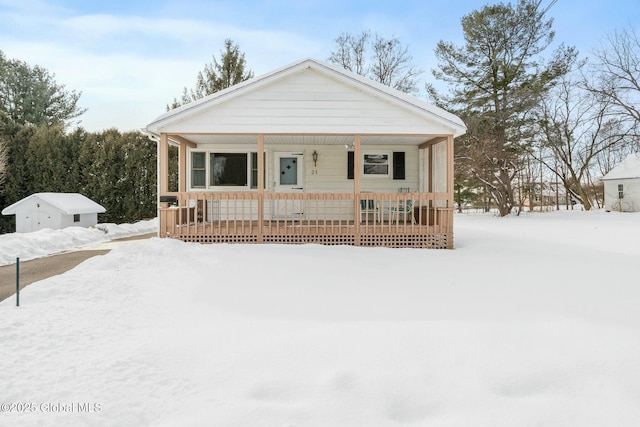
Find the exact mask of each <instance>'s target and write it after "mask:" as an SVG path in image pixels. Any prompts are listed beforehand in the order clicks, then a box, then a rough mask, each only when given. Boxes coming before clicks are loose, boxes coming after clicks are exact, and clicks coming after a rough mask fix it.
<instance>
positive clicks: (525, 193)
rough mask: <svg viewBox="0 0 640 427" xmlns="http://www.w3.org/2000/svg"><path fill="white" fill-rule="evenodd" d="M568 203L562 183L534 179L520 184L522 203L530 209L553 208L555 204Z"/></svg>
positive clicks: (562, 204)
mask: <svg viewBox="0 0 640 427" xmlns="http://www.w3.org/2000/svg"><path fill="white" fill-rule="evenodd" d="M569 203H571V202H570V200H569V199H567V195H566V191H565V189H564V185H562V183H559V182H549V181H544V182H542V184H541V183H540V181H534V182H528V183H526V184H524V185H522V205H523V206H527V207H528V208H529V210H530V211H533V210H536V209H539V210H555V209H556V207H557V206H568V205H569Z"/></svg>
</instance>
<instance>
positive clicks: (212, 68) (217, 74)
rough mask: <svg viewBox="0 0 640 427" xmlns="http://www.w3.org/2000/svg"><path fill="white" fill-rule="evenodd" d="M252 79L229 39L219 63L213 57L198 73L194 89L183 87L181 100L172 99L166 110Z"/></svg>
mask: <svg viewBox="0 0 640 427" xmlns="http://www.w3.org/2000/svg"><path fill="white" fill-rule="evenodd" d="M252 77H253V71H251V70H247V69H246V60H245V58H244V53H242V52H241V51H240V47H239V46H238V45H237V44H234V43H233V41H232V40H231V39H226V40H225V41H224V51H222V50H221V51H220V61H219V62H218V60H217V59H216V57H215V56H214V57H213V60H212V62H211V63H209V64H205V67H204V70H202V71H200V72H199V73H198V77H197V80H196V87H195V89H191V90H189V89H187V88H186V87H185V88H184V90H183V91H182V97H181V99H180V100H179V101H178V100H177V99H176V98H174V100H173V103H172V104H171V105H170V106H167V109H170V108H176V107H179V106H180V105H183V104H187V103H189V102H191V101H195V100H196V99H200V98H203V97H205V96H207V95H211V94H212V93H215V92H218V91H221V90H222V89H226V88H228V87H230V86H233V85H235V84H238V83H240V82H243V81H245V80H248V79H250V78H252Z"/></svg>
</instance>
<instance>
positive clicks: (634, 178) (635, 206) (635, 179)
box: [602, 153, 640, 212]
mask: <svg viewBox="0 0 640 427" xmlns="http://www.w3.org/2000/svg"><path fill="white" fill-rule="evenodd" d="M602 181H603V182H604V208H605V210H606V211H607V212H609V211H618V212H640V153H634V154H631V155H630V156H628V157H627V158H626V159H625V160H624V161H623V162H622V163H620V164H619V165H618V166H616V167H615V168H613V169H611V171H610V172H609V173H608V174H606V175H605V176H604V177H602Z"/></svg>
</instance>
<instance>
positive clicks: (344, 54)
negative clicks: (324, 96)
mask: <svg viewBox="0 0 640 427" xmlns="http://www.w3.org/2000/svg"><path fill="white" fill-rule="evenodd" d="M335 42H336V50H334V51H333V52H331V55H330V56H329V59H328V60H329V62H331V63H333V64H336V65H339V66H341V67H342V68H344V69H346V70H349V71H351V72H354V73H356V74H359V75H361V76H365V77H368V78H370V79H372V80H375V81H377V82H379V83H382V84H384V85H387V86H390V87H392V88H394V89H397V90H400V91H402V92H406V93H413V92H416V91H417V90H418V81H417V78H418V77H419V75H420V74H422V70H421V69H419V68H417V67H415V66H414V65H413V64H412V61H413V57H412V56H411V55H410V54H409V48H408V47H407V46H403V45H402V43H401V42H400V40H399V39H398V38H397V37H395V36H394V37H392V38H390V39H386V38H384V37H382V36H380V35H379V34H377V33H376V34H372V33H371V32H370V31H363V32H362V33H360V34H357V35H353V34H349V33H342V34H340V35H339V36H338V37H337V38H336V39H335Z"/></svg>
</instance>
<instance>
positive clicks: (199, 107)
mask: <svg viewBox="0 0 640 427" xmlns="http://www.w3.org/2000/svg"><path fill="white" fill-rule="evenodd" d="M309 69H311V70H313V71H315V72H317V73H319V74H321V75H324V76H325V77H328V78H330V79H333V80H334V81H338V82H340V83H342V84H345V85H347V86H350V87H351V88H353V89H354V90H357V91H359V92H362V93H366V94H368V95H370V96H373V97H376V98H378V99H383V100H384V101H386V102H388V103H390V104H393V105H395V106H397V107H401V108H404V109H406V110H408V111H411V112H412V113H414V114H415V115H416V116H419V117H422V119H424V120H428V121H431V122H435V123H438V124H440V125H442V126H443V127H446V128H447V129H450V130H451V133H453V135H454V136H460V135H462V134H464V133H465V132H466V126H465V124H464V122H463V121H462V120H461V119H460V118H459V117H457V116H456V115H454V114H452V113H450V112H448V111H445V110H443V109H442V108H439V107H437V106H435V105H432V104H429V103H427V102H425V101H422V100H420V99H418V98H415V97H413V96H411V95H409V94H406V93H404V92H401V91H398V90H396V89H393V88H391V87H389V86H386V85H383V84H380V83H378V82H375V81H373V80H370V79H368V78H366V77H363V76H360V75H358V74H355V73H352V72H350V71H347V70H344V69H342V68H339V67H336V66H334V65H331V64H327V63H324V62H320V61H318V60H315V59H311V58H308V59H304V60H300V61H297V62H294V63H292V64H289V65H287V66H285V67H282V68H279V69H276V70H274V71H271V72H269V73H267V74H264V75H262V76H258V77H255V78H253V79H250V80H246V81H244V82H241V83H238V84H236V85H234V86H231V87H229V88H227V89H224V90H221V91H219V92H216V93H213V94H211V95H208V96H205V97H203V98H200V99H198V100H195V101H193V102H190V103H189V104H185V105H182V106H180V107H178V108H175V109H173V110H170V111H168V112H166V113H164V114H161V115H160V116H158V117H157V118H156V119H155V120H153V121H152V122H151V123H150V124H149V125H147V127H146V129H145V130H146V131H147V132H148V133H151V134H153V135H156V136H157V135H159V134H160V133H161V132H162V131H163V129H165V128H167V127H170V126H171V125H174V124H177V123H180V122H183V121H184V120H187V119H189V118H191V117H193V116H196V115H198V114H200V113H202V112H203V111H205V110H207V109H209V108H211V107H212V106H215V105H218V104H221V103H224V102H228V101H231V100H234V99H237V98H239V97H241V96H243V95H246V94H249V93H252V92H256V91H258V90H260V88H263V87H265V86H267V85H269V84H272V83H274V82H277V81H280V80H282V79H285V78H287V77H291V76H295V75H298V74H301V73H303V72H304V71H306V70H309Z"/></svg>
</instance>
